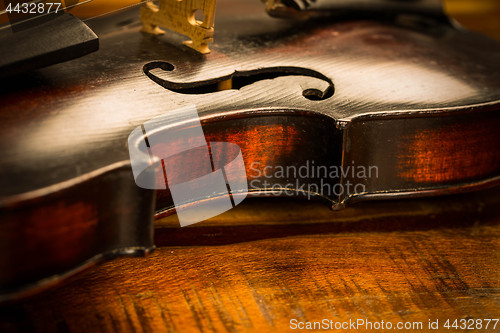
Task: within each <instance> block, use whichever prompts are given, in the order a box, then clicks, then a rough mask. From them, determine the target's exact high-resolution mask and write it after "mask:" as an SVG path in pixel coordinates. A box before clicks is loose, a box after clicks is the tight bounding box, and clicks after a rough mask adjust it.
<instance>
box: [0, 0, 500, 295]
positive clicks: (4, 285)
mask: <svg viewBox="0 0 500 333" xmlns="http://www.w3.org/2000/svg"><path fill="white" fill-rule="evenodd" d="M242 8H243V9H244V12H245V15H237V13H240V12H241V11H242ZM217 12H218V19H217V21H216V35H215V43H214V44H213V45H211V50H212V52H211V53H210V54H208V55H200V54H197V53H196V52H195V51H192V50H190V49H188V48H186V47H184V46H182V45H181V44H180V43H179V38H178V37H177V36H174V35H172V34H166V35H164V36H153V35H148V34H144V33H141V32H140V28H141V27H140V22H139V21H138V10H137V9H133V10H130V11H127V12H124V13H120V14H116V15H113V16H110V17H106V18H99V19H95V20H93V21H89V22H88V24H89V25H90V27H91V28H92V29H93V30H94V31H95V32H96V33H97V35H98V36H99V39H100V50H99V51H98V52H95V53H93V54H90V55H87V56H85V57H83V58H81V59H77V60H72V61H70V62H66V63H63V64H58V65H54V66H51V67H48V68H44V69H41V70H38V71H36V72H31V73H26V74H23V75H20V76H16V77H14V78H10V79H8V80H7V79H5V80H3V81H2V82H1V83H0V84H1V86H2V91H1V95H2V97H1V98H2V104H1V105H0V117H1V121H0V126H1V130H0V133H1V134H0V147H1V151H2V154H3V155H2V159H1V162H0V165H1V169H2V173H1V176H0V177H1V180H0V183H1V187H0V190H1V193H0V197H1V199H0V209H1V210H0V237H1V238H2V241H1V242H0V250H1V251H0V253H2V254H1V255H0V272H2V273H1V274H0V286H1V287H0V289H1V293H2V296H1V299H2V300H6V299H13V298H16V297H19V296H22V295H25V294H27V293H30V292H33V291H36V290H39V289H40V288H43V287H47V286H49V285H51V284H52V283H55V282H58V281H60V280H61V279H62V278H64V277H65V276H68V275H70V274H73V273H74V272H76V271H78V270H81V269H83V268H84V267H87V266H88V265H90V264H92V263H94V262H97V261H99V260H101V259H103V258H111V257H114V256H117V255H142V254H144V253H147V252H149V251H151V250H152V249H153V248H154V244H153V221H154V219H155V218H158V217H161V216H165V215H169V214H173V213H174V212H175V209H174V207H173V202H172V198H171V196H170V192H169V190H168V188H167V189H165V190H148V189H142V188H140V187H138V186H137V185H136V184H135V181H134V177H133V173H132V167H131V162H130V156H129V148H130V147H129V146H128V137H129V135H130V133H131V132H132V131H133V130H134V129H135V128H137V127H138V126H141V124H144V123H145V122H147V121H149V120H150V119H152V118H154V117H157V116H160V115H163V114H166V113H168V112H174V111H175V110H177V109H179V108H182V107H185V106H188V105H194V106H195V107H196V109H197V111H198V114H199V116H200V119H201V124H202V127H203V132H204V134H205V136H206V138H207V141H210V142H230V143H234V144H236V145H238V146H239V147H240V149H241V153H242V156H243V160H244V163H245V167H246V173H247V176H249V177H250V176H252V180H254V181H257V182H256V184H264V183H263V180H269V182H270V183H272V184H278V185H282V186H283V187H286V186H287V184H289V183H291V182H292V180H293V179H291V178H290V177H288V178H287V177H282V178H279V177H274V176H272V175H271V176H270V177H268V175H266V173H265V170H270V169H269V168H275V167H276V166H295V167H299V166H303V165H306V164H307V163H312V161H314V163H315V165H318V166H330V167H331V166H336V167H338V168H339V169H342V170H347V169H348V167H349V166H355V165H360V166H366V167H370V166H376V167H377V174H376V176H375V177H366V176H360V177H358V175H356V174H354V173H349V172H344V173H342V172H340V174H337V175H336V176H334V177H329V178H328V181H329V182H330V183H329V186H330V188H333V187H334V186H335V185H337V184H340V185H342V186H344V187H345V186H347V184H348V183H349V182H350V183H356V184H361V185H362V186H360V188H362V191H355V192H343V193H335V194H334V195H329V194H324V193H316V192H314V193H312V192H311V191H310V190H309V191H307V190H306V191H304V190H301V189H295V190H296V195H297V196H304V195H310V196H312V197H315V198H317V199H319V200H322V201H323V202H325V203H326V204H327V205H329V206H330V207H332V208H335V209H340V208H342V207H343V206H345V205H346V204H350V203H354V202H357V201H362V200H370V199H385V198H398V197H418V196H432V195H442V194H450V193H456V192H464V191H470V190H474V189H478V188H484V187H488V186H494V185H496V184H497V183H498V181H499V179H500V145H499V144H498V143H499V142H500V131H498V128H499V127H500V114H499V112H500V110H499V109H500V67H499V66H498V64H499V63H500V45H499V44H498V43H497V42H495V41H493V40H491V39H489V38H487V37H483V36H480V35H478V34H476V33H472V32H469V31H466V30H463V29H461V28H457V27H455V26H453V25H451V24H450V23H449V22H443V21H441V20H436V21H434V20H432V19H428V18H423V17H414V18H399V17H394V18H390V19H389V18H384V19H382V20H377V19H373V18H363V19H358V20H354V19H346V20H339V19H332V18H323V19H321V20H317V21H301V22H297V21H282V20H276V19H273V18H270V17H268V16H267V15H266V14H265V12H264V11H263V10H262V6H259V4H258V3H256V4H250V3H247V2H241V3H239V2H238V3H237V4H229V3H225V2H223V1H221V2H220V3H219V4H218V7H217ZM219 17H220V19H219ZM228 80H231V81H232V84H233V85H232V89H225V90H224V89H223V90H220V89H217V87H220V86H221V83H223V82H227V81H228ZM218 90H220V91H218ZM183 126H185V124H180V123H179V128H178V130H180V131H181V130H183ZM165 130H167V129H165ZM168 130H172V129H168ZM161 131H162V129H159V132H161ZM196 163H197V160H196V159H193V161H192V164H196ZM266 168H267V169H266ZM249 181H250V179H249ZM307 182H308V183H307V185H317V186H319V185H320V182H321V179H320V178H319V177H315V176H312V177H308V180H307ZM306 188H311V187H310V186H308V187H306ZM275 192H276V188H269V187H266V186H264V185H262V186H260V185H259V186H254V187H250V188H249V192H248V196H266V195H273V194H274V193H275ZM306 192H307V193H306ZM210 199H214V200H216V199H217V194H214V197H213V198H210ZM332 214H334V213H332Z"/></svg>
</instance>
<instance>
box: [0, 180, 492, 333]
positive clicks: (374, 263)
mask: <svg viewBox="0 0 500 333" xmlns="http://www.w3.org/2000/svg"><path fill="white" fill-rule="evenodd" d="M467 198H468V199H467ZM499 198H500V191H498V189H494V190H490V191H486V192H482V193H480V194H474V195H467V196H466V195H461V196H450V197H444V198H439V199H421V200H412V201H399V202H386V203H384V202H379V203H365V204H359V205H357V206H356V207H355V208H348V209H346V210H344V211H342V212H331V211H330V210H328V209H326V208H325V207H323V206H322V205H318V204H317V203H314V202H300V203H301V204H299V201H290V200H283V199H277V200H276V199H275V200H263V199H261V200H254V201H248V202H246V203H244V204H242V205H241V206H239V207H237V208H236V209H233V210H232V211H229V212H227V213H226V214H223V215H221V216H219V217H217V218H213V219H211V220H209V221H207V222H204V223H200V224H197V225H194V226H192V227H188V228H182V229H179V228H177V227H176V221H175V217H173V216H171V217H168V218H166V219H163V220H160V221H158V223H157V228H156V233H157V237H156V243H157V245H159V246H160V247H159V248H158V249H157V250H156V251H155V252H154V253H153V254H152V255H150V256H147V257H145V258H121V259H117V260H114V261H111V262H107V263H104V264H101V265H98V266H95V267H93V268H91V269H89V270H87V271H86V272H84V273H82V274H79V275H77V276H75V277H73V278H72V279H71V280H69V281H67V282H66V284H65V285H64V286H60V287H57V288H56V289H53V290H51V291H48V292H45V293H44V294H41V295H39V296H36V297H34V298H31V299H30V300H27V301H25V302H23V303H17V304H11V305H10V306H8V307H5V306H4V307H3V308H1V309H0V331H2V332H22V331H32V330H33V331H37V332H271V331H272V332H288V331H290V320H291V319H297V320H299V321H319V320H322V319H325V318H326V319H329V320H333V321H334V322H337V321H340V322H342V321H348V320H349V319H353V320H355V319H367V320H370V321H372V322H375V321H380V320H384V321H385V322H387V321H390V322H392V323H393V324H396V323H397V322H423V323H424V325H427V323H428V320H429V319H431V320H436V319H439V320H440V322H441V323H443V322H444V321H445V320H446V319H462V318H474V319H479V318H498V317H499V316H500V307H499V306H498V304H499V301H500V295H499V291H500V279H499V276H500V269H499V266H498V261H499V259H500V256H499V247H500V242H499V236H500V223H499V222H500V216H499V214H498V213H497V212H496V208H495V207H496V203H497V202H498V200H499ZM367 226H371V227H367ZM238 227H240V228H241V227H246V228H247V229H238ZM251 229H254V232H253V235H254V236H251V235H252V232H251V231H250V230H251ZM179 230H180V231H179ZM235 232H236V233H238V232H239V233H241V235H240V237H232V238H231V236H232V235H233V234H234V233H235ZM257 236H258V237H257ZM187 237H191V242H187V241H186V239H189V238H187ZM176 242H182V243H184V244H187V245H179V244H178V243H176ZM200 245H204V246H200ZM424 327H425V326H424ZM359 331H368V330H363V329H360V330H359ZM424 331H428V330H424ZM439 331H447V330H446V329H443V328H442V327H441V330H439ZM488 331H490V330H488Z"/></svg>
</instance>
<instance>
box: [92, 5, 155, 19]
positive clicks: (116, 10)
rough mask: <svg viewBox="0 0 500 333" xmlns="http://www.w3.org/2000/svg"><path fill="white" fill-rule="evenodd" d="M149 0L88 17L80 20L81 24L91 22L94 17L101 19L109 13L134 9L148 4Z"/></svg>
mask: <svg viewBox="0 0 500 333" xmlns="http://www.w3.org/2000/svg"><path fill="white" fill-rule="evenodd" d="M150 1H151V0H142V1H140V2H138V3H135V4H133V5H128V6H125V7H121V8H118V9H115V10H112V11H110V12H106V13H104V14H99V15H96V16H92V17H89V18H86V19H84V20H82V21H83V22H85V21H88V20H91V19H94V18H96V17H101V16H104V15H108V14H111V13H115V12H118V11H120V10H124V9H127V8H131V7H135V6H139V5H142V4H143V3H146V2H150Z"/></svg>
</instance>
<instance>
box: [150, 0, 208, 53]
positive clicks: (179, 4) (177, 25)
mask: <svg viewBox="0 0 500 333" xmlns="http://www.w3.org/2000/svg"><path fill="white" fill-rule="evenodd" d="M215 1H216V0H159V1H157V2H158V5H156V4H154V3H153V2H152V1H148V2H146V3H145V4H144V5H143V6H142V7H141V13H140V19H141V21H142V31H144V32H147V33H151V34H155V35H158V34H163V33H165V32H164V31H163V30H162V29H161V28H160V27H163V28H166V29H169V30H172V31H175V32H178V33H180V34H183V35H185V36H188V37H189V38H191V40H189V41H185V42H184V45H187V46H189V47H191V48H193V49H195V50H196V51H198V52H200V53H202V54H206V53H209V52H210V49H209V47H208V45H209V43H212V42H213V41H214V39H213V36H214V19H215ZM201 16H202V17H201Z"/></svg>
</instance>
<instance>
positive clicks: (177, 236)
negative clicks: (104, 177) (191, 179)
mask: <svg viewBox="0 0 500 333" xmlns="http://www.w3.org/2000/svg"><path fill="white" fill-rule="evenodd" d="M491 15H493V14H491ZM469 17H470V16H469ZM475 20H476V22H477V23H478V24H483V25H486V24H487V23H486V22H487V21H488V20H485V21H484V22H483V21H481V20H480V19H478V18H477V17H476V18H475ZM490 21H491V20H490ZM497 22H498V21H497ZM499 30H500V29H499ZM490 31H492V32H491V34H493V33H494V32H493V31H498V30H493V29H492V30H490ZM497 36H498V35H497ZM74 89H75V92H77V91H78V87H75V88H74ZM26 103H28V101H27V102H26ZM488 193H490V192H488ZM468 196H469V195H462V196H453V197H448V198H446V199H444V200H441V199H440V200H436V201H434V200H433V199H430V200H424V201H421V200H417V201H411V202H410V201H402V202H401V203H397V204H390V205H389V206H387V205H380V203H379V202H375V203H370V204H363V205H357V206H356V207H353V208H352V209H351V208H348V209H347V210H345V211H342V212H331V211H329V210H328V209H326V208H325V207H324V206H322V205H317V204H313V203H305V202H296V201H293V202H282V201H279V200H278V201H276V200H274V201H273V200H269V201H262V200H259V201H254V202H252V201H249V202H247V203H246V204H245V205H243V206H241V207H238V208H237V209H236V210H233V211H230V212H228V213H226V214H224V215H222V216H220V217H218V218H217V219H213V220H211V221H208V222H206V223H204V224H200V225H196V226H194V227H193V228H183V229H179V228H177V227H176V226H177V225H176V224H175V223H176V221H175V217H169V218H168V219H163V220H161V221H158V223H157V229H156V244H157V245H158V246H159V248H158V249H157V250H156V251H155V252H154V253H153V254H152V255H151V256H148V257H145V258H122V259H118V260H116V261H112V262H106V263H104V264H101V265H97V266H95V267H93V268H91V269H89V270H87V271H85V272H83V273H81V274H79V275H77V276H75V277H74V278H72V279H71V280H69V281H67V282H66V283H65V284H64V285H62V286H59V287H56V288H53V289H50V290H48V291H46V292H45V293H43V294H40V295H38V296H35V297H33V298H30V299H27V300H25V301H22V302H17V303H13V304H9V305H4V306H2V307H1V308H0V332H26V331H37V332H68V331H70V332H99V331H102V332H169V331H170V332H172V331H174V332H175V331H178V332H186V331H187V332H190V331H193V332H197V331H203V332H214V331H215V332H239V331H253V332H266V331H290V329H289V320H290V319H291V318H296V319H298V320H321V319H324V318H328V319H331V320H334V321H342V320H346V319H349V318H352V319H356V318H367V319H370V320H372V321H376V320H384V321H392V322H396V321H401V320H404V321H414V320H416V321H424V322H425V321H427V319H438V318H439V319H441V322H442V320H445V319H447V318H451V319H455V318H459V319H460V318H494V317H496V318H498V317H500V307H499V304H500V297H499V290H500V278H499V277H500V270H499V268H498V264H499V261H500V260H499V259H500V255H499V245H500V244H499V238H498V237H499V234H500V225H499V222H500V218H499V217H498V216H497V215H496V214H495V210H496V207H497V205H498V202H500V198H499V197H498V195H496V196H495V195H489V194H488V195H487V196H486V198H488V199H481V198H476V199H468ZM464 206H465V210H464ZM403 216H404V217H403ZM181 244H184V245H183V246H181ZM441 331H447V332H451V331H453V330H446V329H441Z"/></svg>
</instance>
